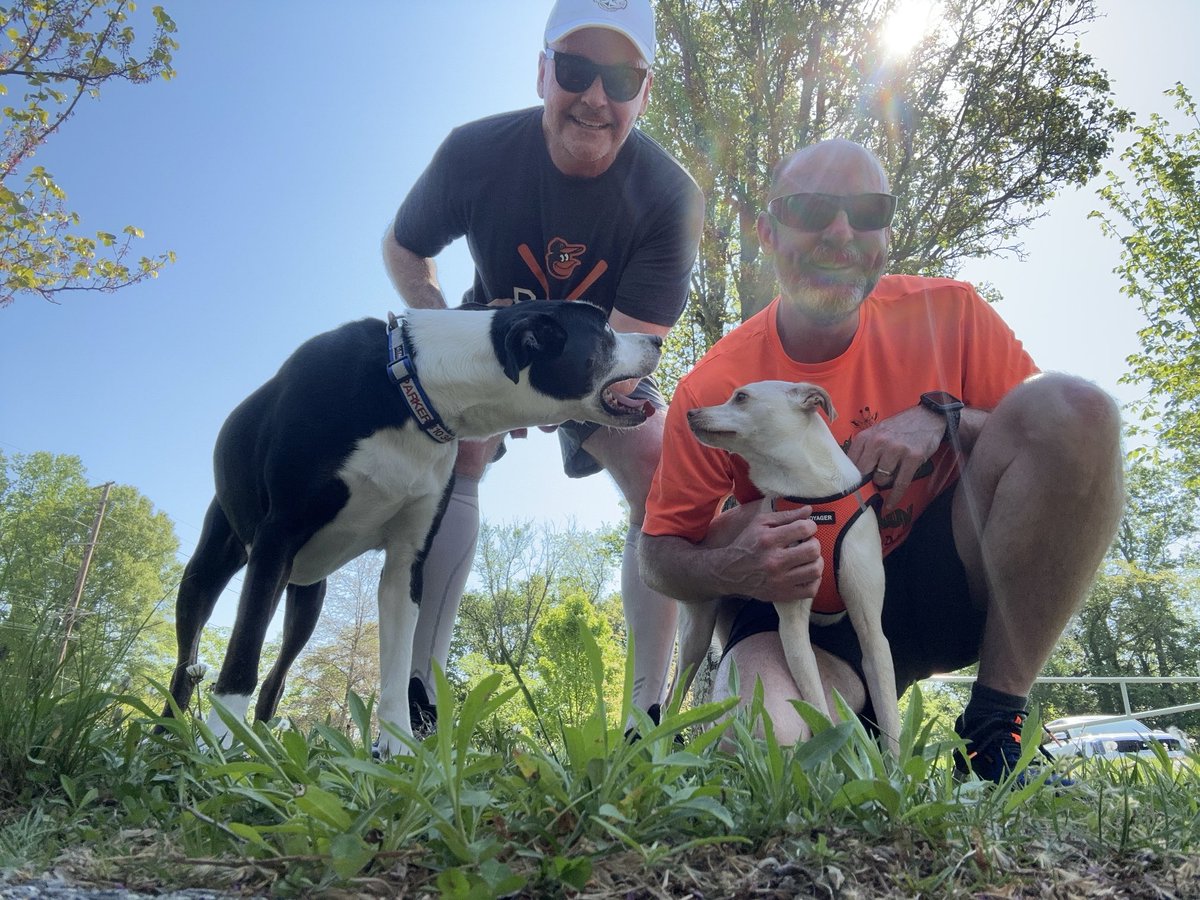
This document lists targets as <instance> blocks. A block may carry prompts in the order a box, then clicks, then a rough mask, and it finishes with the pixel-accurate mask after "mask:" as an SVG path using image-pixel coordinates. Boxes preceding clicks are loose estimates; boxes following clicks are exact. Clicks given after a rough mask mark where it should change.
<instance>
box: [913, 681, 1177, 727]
mask: <svg viewBox="0 0 1200 900" xmlns="http://www.w3.org/2000/svg"><path fill="white" fill-rule="evenodd" d="M925 680H926V681H937V682H941V683H943V684H972V683H974V681H975V676H974V675H934V676H932V677H930V678H927V679H925ZM1034 681H1035V683H1037V684H1119V685H1120V686H1121V702H1122V704H1123V705H1124V707H1125V712H1123V713H1121V714H1120V715H1114V716H1110V717H1109V718H1108V719H1098V720H1097V722H1104V721H1114V722H1115V721H1117V720H1118V719H1128V718H1130V717H1134V718H1138V719H1149V718H1152V717H1154V716H1169V715H1173V714H1175V713H1184V712H1191V711H1192V710H1195V709H1200V703H1185V704H1183V705H1181V706H1163V707H1160V708H1158V709H1143V710H1137V711H1136V712H1135V711H1134V710H1133V708H1132V707H1131V705H1130V703H1129V688H1128V685H1131V684H1200V676H1193V675H1181V676H1179V677H1176V678H1158V677H1154V676H1143V675H1128V676H1126V675H1096V676H1088V675H1078V676H1076V675H1045V676H1041V677H1039V678H1036V679H1034Z"/></svg>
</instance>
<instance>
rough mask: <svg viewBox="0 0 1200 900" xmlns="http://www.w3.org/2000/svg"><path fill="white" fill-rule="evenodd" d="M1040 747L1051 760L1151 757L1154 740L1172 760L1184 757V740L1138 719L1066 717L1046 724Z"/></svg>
mask: <svg viewBox="0 0 1200 900" xmlns="http://www.w3.org/2000/svg"><path fill="white" fill-rule="evenodd" d="M1046 732H1047V734H1046V735H1045V736H1044V737H1043V740H1042V747H1043V748H1044V749H1045V750H1046V752H1047V753H1049V754H1050V755H1051V756H1054V757H1071V756H1082V757H1083V758H1085V759H1093V758H1100V759H1124V758H1128V757H1130V756H1148V757H1152V756H1153V755H1154V751H1153V749H1152V745H1151V742H1152V741H1157V742H1158V743H1159V745H1160V746H1161V747H1162V748H1163V750H1165V751H1166V753H1167V756H1168V757H1170V758H1171V759H1182V758H1183V757H1184V756H1186V755H1187V750H1188V747H1187V745H1186V744H1185V741H1186V738H1184V739H1181V738H1180V737H1176V736H1175V735H1173V734H1170V733H1169V732H1166V731H1160V730H1158V729H1155V728H1151V727H1150V726H1149V725H1146V724H1145V723H1144V722H1142V721H1140V720H1138V719H1127V718H1115V717H1113V716H1069V717H1067V718H1065V719H1055V720H1053V721H1051V722H1047V723H1046Z"/></svg>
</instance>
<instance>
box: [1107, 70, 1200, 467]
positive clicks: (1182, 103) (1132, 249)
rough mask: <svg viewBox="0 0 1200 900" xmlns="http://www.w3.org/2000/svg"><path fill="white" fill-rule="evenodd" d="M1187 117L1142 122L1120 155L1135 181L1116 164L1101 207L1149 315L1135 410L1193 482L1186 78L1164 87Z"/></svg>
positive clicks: (1196, 128)
mask: <svg viewBox="0 0 1200 900" xmlns="http://www.w3.org/2000/svg"><path fill="white" fill-rule="evenodd" d="M1166 94H1167V96H1169V97H1172V98H1174V100H1175V108H1176V109H1177V110H1178V111H1179V113H1180V116H1181V117H1182V118H1183V120H1184V122H1185V123H1186V127H1185V129H1184V130H1181V131H1178V132H1174V131H1173V128H1172V124H1171V123H1170V122H1169V121H1168V120H1167V118H1166V117H1164V116H1160V115H1158V114H1157V113H1156V114H1154V115H1152V116H1150V120H1149V122H1148V123H1146V124H1144V125H1141V126H1139V127H1138V128H1136V129H1135V132H1134V133H1135V134H1136V135H1137V140H1136V141H1135V142H1134V143H1133V144H1132V145H1131V146H1130V147H1129V148H1128V149H1127V150H1125V152H1123V153H1122V154H1121V161H1122V162H1123V163H1124V164H1125V165H1126V166H1127V167H1128V169H1129V179H1130V180H1129V181H1126V180H1125V179H1123V178H1121V177H1120V176H1119V175H1117V174H1116V173H1115V172H1112V171H1109V172H1108V173H1107V176H1108V184H1107V185H1106V186H1105V187H1104V188H1102V189H1101V190H1100V196H1101V198H1102V199H1103V200H1104V201H1105V202H1106V203H1107V204H1108V208H1109V210H1108V212H1104V211H1095V212H1093V213H1092V216H1093V217H1094V218H1096V219H1098V220H1099V222H1100V227H1101V229H1102V230H1103V232H1104V233H1105V234H1106V235H1109V236H1111V237H1115V238H1117V239H1118V240H1120V242H1121V261H1120V263H1119V264H1118V266H1117V267H1116V268H1115V269H1114V270H1113V271H1114V272H1116V274H1118V275H1119V276H1121V279H1122V281H1123V282H1124V284H1123V286H1122V287H1121V292H1122V293H1123V294H1125V295H1126V296H1127V297H1129V298H1130V299H1132V300H1133V301H1134V302H1135V303H1137V305H1138V307H1139V308H1140V309H1141V311H1142V313H1143V315H1145V317H1146V325H1145V327H1143V328H1142V329H1141V330H1140V331H1139V332H1138V337H1139V339H1140V341H1141V345H1142V350H1141V352H1140V353H1135V354H1133V355H1132V356H1130V357H1129V360H1128V361H1129V365H1130V371H1129V374H1128V375H1126V376H1125V378H1124V379H1123V380H1124V381H1126V382H1127V383H1131V384H1142V385H1145V386H1146V387H1147V388H1149V393H1148V395H1147V396H1146V398H1145V399H1144V400H1142V401H1139V402H1138V403H1137V404H1136V405H1135V408H1137V409H1140V411H1141V413H1142V419H1143V421H1145V420H1147V419H1151V418H1155V417H1156V418H1157V419H1158V428H1157V429H1156V430H1157V432H1158V438H1159V440H1160V441H1161V442H1162V443H1163V444H1164V445H1165V446H1167V447H1169V448H1171V449H1173V450H1175V451H1177V452H1179V453H1180V454H1181V455H1182V457H1183V460H1184V462H1185V464H1186V467H1187V471H1189V472H1190V473H1191V474H1190V480H1191V485H1192V487H1193V488H1195V487H1196V486H1197V484H1200V474H1198V473H1200V379H1198V378H1197V377H1196V372H1197V371H1198V370H1200V281H1198V280H1197V278H1196V272H1197V271H1198V270H1200V115H1198V114H1197V108H1196V101H1195V100H1194V99H1193V98H1192V95H1191V94H1190V93H1189V92H1188V90H1187V88H1185V87H1184V86H1183V85H1182V84H1176V85H1175V87H1173V88H1171V90H1169V91H1167V92H1166Z"/></svg>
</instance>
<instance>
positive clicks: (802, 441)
mask: <svg viewBox="0 0 1200 900" xmlns="http://www.w3.org/2000/svg"><path fill="white" fill-rule="evenodd" d="M818 408H820V409H823V410H825V414H826V415H827V416H829V420H830V421H833V419H834V418H835V417H836V415H837V413H836V412H835V411H834V409H833V404H832V402H831V401H830V399H829V395H828V394H827V393H826V392H825V391H824V389H822V388H820V387H818V386H816V385H813V384H805V383H803V382H801V383H793V382H786V381H760V382H757V383H755V384H748V385H746V386H744V387H741V388H738V389H737V390H736V391H734V392H733V395H732V396H731V397H730V398H729V400H728V401H727V402H725V403H724V404H722V405H721V406H706V407H700V408H698V409H693V410H691V411H689V412H688V425H689V426H690V427H691V429H692V432H693V434H695V435H696V438H697V439H698V440H699V441H700V442H701V443H703V444H707V445H708V446H710V447H716V448H719V449H721V450H727V451H729V452H730V453H737V454H738V455H739V456H741V457H742V458H744V459H745V460H746V462H747V463H748V464H749V466H750V479H751V480H752V481H753V482H754V485H755V487H757V488H758V489H759V490H760V491H762V493H763V495H764V496H765V497H766V498H767V499H768V500H770V501H771V502H772V507H773V508H774V506H775V504H776V502H778V501H779V500H781V499H783V500H790V501H792V502H793V503H798V504H799V503H802V504H805V505H812V506H813V508H814V510H813V520H814V521H816V522H817V524H818V538H821V537H822V536H823V535H822V532H825V533H826V534H827V535H829V540H828V541H826V540H822V553H823V555H825V557H826V560H825V570H824V575H823V576H822V579H821V580H822V589H821V591H820V592H818V596H817V598H816V601H817V604H818V606H817V608H818V609H825V610H826V611H825V612H813V611H812V610H813V604H814V600H813V599H801V600H796V601H794V602H791V603H779V604H777V605H776V611H777V612H778V613H779V636H780V639H781V640H782V642H783V650H784V654H785V655H786V656H787V662H788V668H789V669H790V670H791V673H792V678H793V679H795V682H796V687H798V688H799V689H800V696H801V697H803V698H804V699H805V700H807V701H808V702H809V703H811V704H812V705H813V706H815V707H816V708H817V709H819V710H821V711H822V712H824V713H825V714H826V715H829V709H828V706H827V705H826V703H825V691H824V689H823V688H822V685H821V679H820V675H819V673H818V671H817V660H816V656H815V655H814V654H813V649H812V643H811V642H810V640H809V633H808V627H809V620H810V614H811V617H812V620H813V622H814V624H817V625H820V624H832V623H833V622H834V621H837V620H838V619H840V618H841V617H842V616H843V615H846V614H849V616H850V622H851V624H852V625H853V626H854V631H855V633H856V634H857V635H858V640H859V644H860V645H861V646H862V651H863V673H864V674H865V676H866V683H867V690H868V691H869V693H870V696H871V702H872V704H873V705H874V707H875V714H876V717H877V720H878V721H877V724H878V726H879V729H880V731H881V732H883V735H884V737H885V738H886V740H887V742H888V746H889V747H890V748H891V750H892V752H893V753H898V752H899V743H898V741H897V738H898V736H899V733H900V712H899V708H898V706H897V695H896V675H895V670H894V668H893V665H892V654H891V648H890V647H889V646H888V641H887V638H886V637H885V636H884V634H883V626H882V621H881V615H882V612H883V589H884V575H883V554H882V550H881V545H880V540H879V523H878V519H877V516H876V514H875V511H874V509H873V508H872V506H873V505H874V504H872V502H871V500H870V498H869V497H868V496H867V495H868V494H870V495H873V496H876V497H877V495H875V492H874V486H873V484H872V482H871V479H870V476H867V477H866V478H863V476H862V475H861V474H860V473H859V471H858V469H857V468H856V467H855V465H854V463H852V462H851V461H850V458H849V457H848V456H846V454H845V453H844V452H843V450H842V448H841V447H840V446H839V445H838V443H837V441H836V440H835V439H834V437H833V434H832V433H831V432H830V430H829V427H828V426H827V425H826V424H825V421H824V420H823V419H822V418H821V416H820V415H819V414H818V413H817V409H818ZM843 498H844V499H843ZM834 501H839V502H840V503H842V504H843V506H842V507H841V508H838V507H834V508H832V509H825V508H823V507H833V506H834ZM847 507H848V508H847ZM826 544H828V545H829V549H830V550H832V552H827V549H826V546H825V545H826ZM826 590H830V591H831V592H832V594H831V596H830V597H829V598H828V599H826V597H825V593H824V592H825V591H826ZM838 594H840V598H841V602H840V603H838V602H837V595H838ZM823 601H824V602H823ZM843 604H844V606H843ZM839 607H840V611H839ZM715 623H716V604H713V603H708V604H703V605H699V604H687V603H681V604H680V618H679V663H678V670H677V674H676V683H677V685H678V681H679V679H680V678H682V677H683V676H684V675H685V674H687V673H689V671H690V672H692V673H694V671H695V667H696V666H697V665H698V664H699V662H700V660H701V659H703V658H704V654H705V652H706V651H707V649H708V645H709V643H710V642H711V641H712V634H713V627H714V625H715ZM690 682H691V677H690V675H688V677H687V681H686V682H685V683H684V684H683V685H682V688H683V690H685V691H686V690H687V688H688V686H689V684H690ZM677 685H676V686H677ZM674 689H675V687H674V686H673V688H672V694H674Z"/></svg>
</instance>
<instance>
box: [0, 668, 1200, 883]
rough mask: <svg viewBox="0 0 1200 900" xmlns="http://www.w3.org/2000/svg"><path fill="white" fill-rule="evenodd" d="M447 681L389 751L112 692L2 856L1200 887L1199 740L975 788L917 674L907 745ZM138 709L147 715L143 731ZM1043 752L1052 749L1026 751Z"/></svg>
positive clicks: (184, 872) (119, 876) (615, 879)
mask: <svg viewBox="0 0 1200 900" xmlns="http://www.w3.org/2000/svg"><path fill="white" fill-rule="evenodd" d="M592 656H593V658H592V665H591V673H590V675H591V677H592V678H593V680H594V681H596V683H597V684H598V685H599V683H600V681H602V679H603V671H602V666H601V665H600V661H599V651H598V650H597V649H595V647H594V646H593V647H592ZM438 678H439V681H438V684H437V688H438V689H437V696H438V721H439V729H438V731H437V732H436V733H435V734H433V735H432V736H430V737H429V738H427V739H425V740H424V741H421V742H416V741H412V740H406V742H405V743H406V746H407V748H408V750H409V752H408V753H405V754H403V755H398V756H396V757H394V758H391V759H386V760H379V759H376V758H374V756H373V752H372V745H371V741H370V738H369V735H371V733H372V732H371V725H370V723H371V714H372V708H371V703H370V702H369V701H362V700H360V699H359V698H357V697H351V698H350V703H351V710H352V715H353V719H354V723H355V734H356V736H354V737H350V736H348V735H347V734H345V733H343V732H341V731H338V730H335V729H332V728H329V727H327V726H317V727H315V728H314V729H312V730H311V731H310V732H309V733H307V734H302V733H300V732H298V731H294V730H290V729H288V728H286V727H281V726H280V725H279V724H277V723H272V724H265V723H256V724H253V725H249V724H247V723H245V722H242V721H240V720H237V719H235V718H234V717H232V716H230V715H229V714H228V713H227V712H226V711H224V710H219V713H220V714H221V715H222V718H223V719H224V721H225V722H226V724H227V725H228V726H229V728H230V729H231V730H232V733H233V743H232V745H231V746H229V747H227V748H225V747H221V746H220V745H219V743H218V742H217V741H216V740H215V738H214V736H213V735H212V733H211V732H210V731H209V730H208V728H207V727H206V726H205V724H204V723H203V722H201V721H199V720H197V719H194V718H191V717H188V716H183V715H180V716H178V717H176V718H169V719H160V718H159V717H158V716H157V715H156V713H155V710H153V709H151V708H150V707H149V706H147V705H145V704H144V703H143V702H142V701H139V700H135V699H133V698H117V697H111V696H110V704H111V705H110V707H109V708H108V709H101V710H98V711H95V712H94V714H93V715H92V716H91V717H90V718H89V719H88V720H87V721H90V722H92V723H93V724H94V727H92V728H91V729H90V730H89V731H87V732H86V743H85V744H84V749H81V750H80V751H79V752H78V753H75V754H72V755H59V756H56V757H54V758H55V759H56V760H57V762H56V763H55V766H54V769H53V771H54V773H55V779H56V784H54V785H50V784H49V783H48V781H47V779H46V773H47V772H48V771H50V770H49V769H48V768H47V766H46V764H44V763H42V762H39V763H38V764H36V765H34V764H29V765H28V766H27V767H26V769H25V776H24V777H32V773H37V779H38V780H37V784H38V785H39V786H40V787H41V788H42V790H41V791H39V792H31V791H22V790H21V789H20V788H19V787H18V789H17V790H16V791H15V792H12V793H10V797H21V798H23V799H21V800H20V801H19V802H15V803H10V806H9V809H8V811H7V812H6V813H0V868H3V869H9V870H16V871H17V872H24V873H30V872H34V871H37V870H39V869H43V868H45V867H48V866H50V865H54V866H55V867H57V868H58V869H60V870H65V871H67V872H69V873H72V874H74V875H75V877H77V878H81V879H87V880H92V881H96V882H115V881H118V880H119V881H121V882H123V883H126V884H128V883H133V884H142V885H146V886H157V887H164V886H205V887H222V886H223V887H229V888H245V889H251V890H255V891H260V892H273V893H275V894H278V895H283V896H287V895H311V894H314V893H323V892H331V891H353V892H359V893H377V894H381V895H387V894H395V893H403V894H406V895H421V894H425V893H429V894H440V895H444V896H447V897H498V896H506V895H521V896H539V897H540V896H560V895H569V896H573V895H576V894H578V895H580V896H588V897H599V896H617V895H621V896H625V895H628V894H630V893H633V894H635V895H637V894H645V895H651V894H653V895H658V896H682V895H685V894H688V893H703V895H704V896H708V897H715V896H729V895H749V894H752V893H756V892H766V893H774V894H775V895H789V894H791V895H813V894H822V895H833V894H836V895H839V896H896V897H901V896H903V897H911V896H916V895H932V896H957V895H962V896H965V895H977V894H980V893H988V892H996V893H1014V892H1016V893H1022V894H1042V893H1045V894H1047V895H1048V894H1052V893H1056V892H1057V894H1058V895H1061V896H1073V895H1074V894H1073V893H1072V890H1076V889H1077V890H1078V891H1081V892H1083V893H1086V892H1087V891H1090V892H1091V893H1103V892H1105V891H1109V892H1113V891H1116V892H1117V893H1120V891H1119V890H1117V888H1119V887H1120V886H1121V885H1128V884H1133V883H1135V882H1136V883H1137V884H1139V885H1142V886H1144V887H1145V886H1149V887H1147V888H1146V890H1144V891H1139V893H1144V894H1146V895H1147V896H1148V895H1150V894H1152V893H1155V892H1157V893H1159V894H1163V895H1165V894H1170V895H1173V896H1200V890H1198V889H1197V887H1196V884H1197V882H1196V878H1195V872H1196V868H1195V867H1196V864H1197V860H1198V859H1200V851H1198V848H1200V778H1198V777H1197V771H1198V770H1197V762H1198V761H1197V758H1196V757H1195V756H1192V757H1191V758H1190V759H1189V760H1186V761H1184V764H1182V765H1181V764H1180V763H1179V761H1177V760H1170V759H1168V758H1167V757H1166V756H1165V754H1161V753H1159V754H1157V755H1156V756H1155V757H1153V758H1147V759H1137V760H1132V761H1129V762H1128V763H1124V764H1104V763H1099V762H1096V763H1093V762H1091V761H1089V762H1087V763H1086V764H1082V765H1080V766H1079V767H1077V768H1076V769H1075V771H1074V772H1072V777H1073V778H1074V779H1075V784H1074V786H1073V787H1070V788H1062V787H1056V786H1055V784H1054V783H1052V782H1050V781H1049V779H1050V777H1051V775H1052V772H1051V770H1050V769H1049V768H1044V769H1043V770H1042V771H1040V772H1038V773H1037V774H1031V772H1030V771H1026V772H1025V775H1026V777H1025V778H1024V779H1023V780H1022V781H1021V782H1020V783H1019V782H1018V780H1017V779H1016V778H1015V777H1014V778H1011V779H1010V780H1009V782H1008V783H1007V784H1004V785H1000V786H996V785H991V784H984V783H980V782H978V781H974V780H972V781H968V782H965V783H959V782H958V781H957V780H956V779H955V778H954V776H953V767H952V765H951V762H950V754H951V751H952V750H953V749H954V747H955V746H956V741H957V739H956V738H954V737H953V735H947V734H942V733H935V728H934V726H933V724H932V723H931V722H930V721H927V720H926V717H925V715H924V710H923V705H922V700H921V694H920V691H919V690H917V689H914V693H913V695H912V697H911V700H910V702H909V704H908V706H907V709H906V712H905V717H904V721H903V723H902V724H903V733H902V734H901V737H900V746H901V752H900V756H899V758H898V759H897V758H892V757H891V756H890V755H888V754H885V753H883V752H881V750H880V748H879V746H878V744H877V743H876V741H875V740H874V739H873V737H872V736H871V735H870V734H868V733H867V731H866V730H865V729H864V728H863V726H862V725H861V724H860V722H859V720H858V719H857V718H856V717H854V716H853V715H850V714H849V711H848V710H847V709H845V707H844V706H843V707H841V708H839V717H840V721H839V722H837V723H830V722H829V721H828V720H827V719H825V718H824V717H823V716H822V715H820V714H819V713H818V712H817V711H815V710H814V709H812V708H811V707H806V706H803V705H802V706H801V713H802V715H803V716H804V717H805V719H806V720H807V722H808V723H809V725H810V726H811V728H812V730H813V738H812V739H811V740H809V741H807V742H805V743H803V744H801V745H799V746H797V747H784V746H780V744H779V742H778V741H777V740H776V739H775V736H774V734H773V731H772V729H771V727H770V723H769V721H766V720H765V719H764V717H763V714H762V698H761V694H760V693H759V694H757V695H756V696H754V698H753V700H752V702H751V703H750V704H749V705H748V708H747V709H746V710H744V711H739V712H737V713H736V714H732V715H731V706H732V705H733V702H732V701H729V702H724V703H710V704H705V705H702V706H699V707H696V708H692V709H682V708H681V707H680V705H679V703H678V702H676V703H675V704H674V705H673V706H671V707H670V708H669V709H667V710H666V711H665V712H664V715H663V719H662V723H661V724H659V725H655V724H653V723H652V722H651V721H650V720H649V719H648V718H647V717H646V716H644V715H643V714H641V713H639V712H636V711H632V710H630V708H629V700H628V689H626V699H625V703H624V705H625V708H624V709H623V710H622V715H621V716H620V717H619V720H620V721H623V722H624V721H629V720H632V721H634V723H635V730H636V732H637V735H638V736H637V737H636V739H632V738H627V737H626V736H625V734H624V733H623V731H622V730H621V729H618V728H613V727H611V726H610V725H609V724H608V723H609V721H610V719H611V718H613V717H611V716H610V715H609V710H607V709H605V707H604V702H603V700H601V701H599V703H598V704H597V708H596V709H595V710H594V711H593V713H592V715H591V716H590V717H589V718H588V719H587V720H586V721H584V722H583V724H582V725H579V726H577V727H568V726H564V725H562V724H559V725H557V726H554V725H553V724H551V723H548V722H545V721H543V722H542V723H541V728H540V730H539V733H538V734H537V735H536V736H531V735H528V734H523V733H518V732H505V731H502V730H498V729H496V728H494V727H488V726H489V723H494V721H495V712H496V710H497V709H498V708H499V707H500V706H501V705H502V704H503V703H505V702H507V701H508V700H509V698H510V697H511V696H512V691H508V690H501V689H500V683H501V679H500V676H499V675H494V676H491V677H490V678H487V679H485V680H483V681H482V682H480V683H479V684H478V685H477V686H475V687H474V688H473V689H471V690H470V691H469V692H468V693H467V694H466V696H465V697H464V698H462V700H461V702H458V703H455V702H454V698H453V690H452V689H451V687H450V685H449V684H448V683H447V682H446V681H445V680H444V679H443V678H441V676H440V674H439V676H438ZM627 682H628V673H627ZM162 693H163V694H164V695H165V694H166V692H165V691H162ZM597 696H598V697H601V698H602V697H603V691H599V690H598V691H597ZM67 699H68V700H69V699H70V698H69V697H68V698H67ZM122 702H123V703H125V704H127V705H128V706H129V707H130V708H132V709H133V710H134V711H135V714H134V715H131V716H129V717H128V718H127V720H126V722H125V723H124V724H122V725H121V726H119V727H118V726H117V725H115V724H112V722H113V711H114V709H115V708H116V705H117V704H118V703H122ZM1034 718H1035V717H1031V719H1030V721H1029V723H1028V724H1027V726H1026V727H1027V733H1029V734H1037V733H1038V730H1037V729H1038V725H1037V723H1036V721H1035V720H1034ZM12 721H13V719H12V717H10V716H6V717H5V718H4V719H3V720H2V722H0V724H3V726H4V727H5V728H8V727H10V726H11V723H12ZM98 723H108V724H104V725H103V727H101V725H100V724H98ZM156 725H157V726H160V727H161V729H162V730H161V732H160V733H157V734H156V733H154V731H153V727H154V726H156ZM78 734H79V733H78V732H77V736H78ZM758 735H761V736H758ZM363 736H367V737H363ZM547 736H549V738H550V739H549V740H547ZM677 736H678V737H680V738H682V739H683V740H684V742H685V743H683V744H682V745H681V744H680V743H678V742H677V741H676V737H677ZM481 738H483V739H482V740H481ZM3 739H4V740H6V741H8V740H11V735H8V734H5V735H4V736H3ZM43 743H45V742H44V741H43ZM1035 754H1036V747H1035V746H1034V745H1033V743H1032V742H1030V743H1029V745H1028V746H1027V747H1026V749H1025V759H1024V763H1032V764H1033V765H1035V766H1036V765H1037V764H1038V763H1037V760H1035V759H1034V756H1035ZM47 756H48V755H47V754H46V753H44V752H43V753H42V756H41V757H39V759H41V760H44V759H45V758H47ZM10 780H11V779H10ZM16 783H17V784H19V782H16ZM80 848H84V849H83V850H81V849H80ZM1065 886H1066V887H1065ZM1068 887H1070V888H1071V889H1068ZM1151 888H1152V889H1151Z"/></svg>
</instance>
